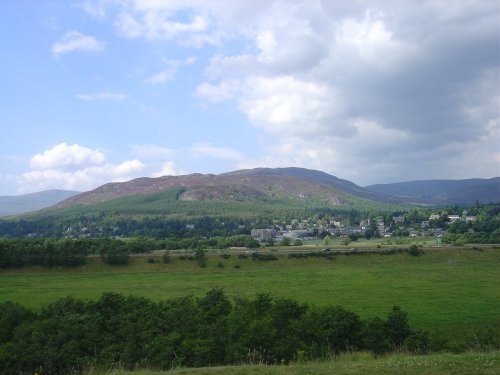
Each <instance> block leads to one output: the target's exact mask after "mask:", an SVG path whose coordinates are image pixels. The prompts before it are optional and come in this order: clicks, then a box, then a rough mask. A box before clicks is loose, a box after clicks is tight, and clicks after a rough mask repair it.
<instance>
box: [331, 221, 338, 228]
mask: <svg viewBox="0 0 500 375" xmlns="http://www.w3.org/2000/svg"><path fill="white" fill-rule="evenodd" d="M330 225H331V226H332V227H335V228H340V220H330Z"/></svg>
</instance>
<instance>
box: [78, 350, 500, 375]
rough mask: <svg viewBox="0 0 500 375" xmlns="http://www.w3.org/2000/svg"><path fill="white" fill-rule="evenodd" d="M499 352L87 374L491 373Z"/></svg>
mask: <svg viewBox="0 0 500 375" xmlns="http://www.w3.org/2000/svg"><path fill="white" fill-rule="evenodd" d="M499 361H500V352H498V351H496V352H490V353H464V354H460V355H454V354H447V353H445V354H432V355H425V356H416V355H409V354H405V353H397V354H390V355H387V356H382V357H374V356H373V355H372V354H370V353H352V354H343V355H340V356H339V357H336V358H332V360H330V361H321V362H309V363H305V364H293V365H290V366H266V365H242V366H223V367H204V368H179V369H174V370H171V371H148V370H139V371H125V370H115V371H111V372H103V373H101V372H99V371H90V372H89V373H88V375H103V374H105V375H216V374H217V375H257V374H259V375H330V374H336V375H354V374H363V375H369V374H385V375H447V374H454V375H468V374H477V375H483V374H484V375H494V374H498V373H499V371H500V365H499Z"/></svg>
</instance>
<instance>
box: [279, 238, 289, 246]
mask: <svg viewBox="0 0 500 375" xmlns="http://www.w3.org/2000/svg"><path fill="white" fill-rule="evenodd" d="M290 243H291V240H290V237H283V239H282V240H281V241H280V243H279V245H280V246H290Z"/></svg>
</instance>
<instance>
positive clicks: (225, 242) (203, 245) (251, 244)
mask: <svg viewBox="0 0 500 375" xmlns="http://www.w3.org/2000/svg"><path fill="white" fill-rule="evenodd" d="M164 243H165V249H167V250H178V249H190V250H196V249H228V248H230V247H245V248H249V249H254V248H258V247H260V243H259V241H257V240H255V239H254V238H253V237H252V236H249V235H239V236H229V237H213V238H210V239H207V238H197V237H190V238H168V239H166V240H165V241H164Z"/></svg>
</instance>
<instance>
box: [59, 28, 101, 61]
mask: <svg viewBox="0 0 500 375" xmlns="http://www.w3.org/2000/svg"><path fill="white" fill-rule="evenodd" d="M104 47H105V44H104V43H103V42H100V41H98V40H97V39H96V38H94V37H93V36H90V35H84V34H82V33H80V32H78V31H68V32H67V33H66V34H65V35H64V36H63V37H62V38H61V40H60V41H58V42H56V43H54V44H53V45H52V48H51V51H52V53H53V54H54V55H55V56H59V55H61V54H63V53H67V52H72V51H83V52H98V51H101V50H103V49H104Z"/></svg>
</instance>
